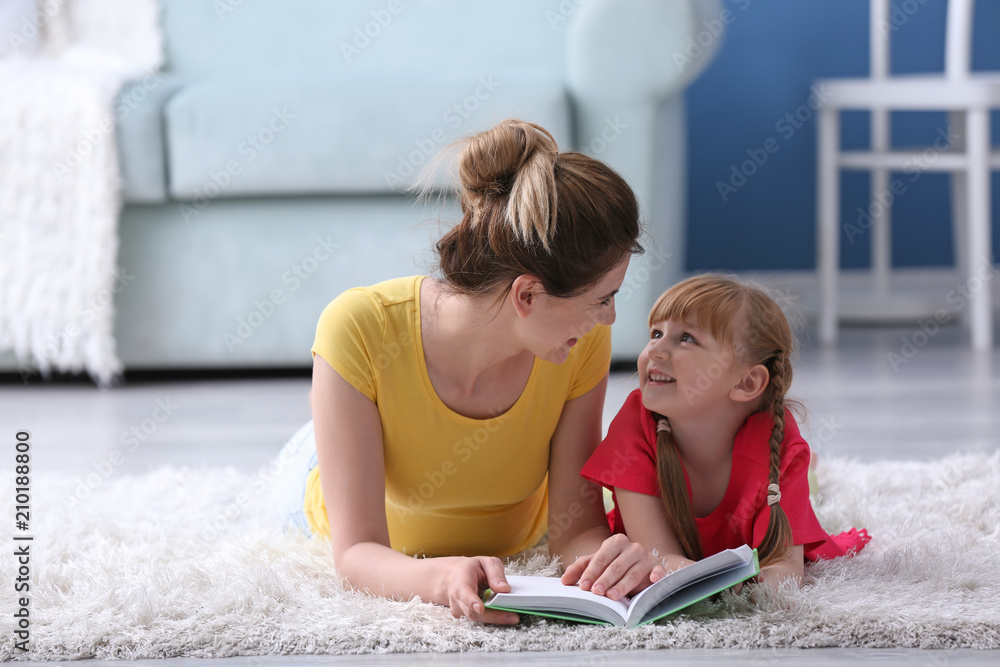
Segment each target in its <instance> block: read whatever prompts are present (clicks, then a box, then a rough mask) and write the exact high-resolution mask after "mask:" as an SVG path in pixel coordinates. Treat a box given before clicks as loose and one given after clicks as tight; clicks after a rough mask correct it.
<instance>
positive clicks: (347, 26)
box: [8, 0, 720, 370]
mask: <svg viewBox="0 0 1000 667" xmlns="http://www.w3.org/2000/svg"><path fill="white" fill-rule="evenodd" d="M719 14H720V7H719V4H718V2H717V0H670V1H664V0H628V1H619V2H615V1H612V0H587V1H580V2H578V1H576V0H508V1H505V2H469V1H468V0H425V1H418V0H391V1H379V0H376V1H373V2H368V1H365V2H356V1H353V0H352V1H351V2H346V1H341V0H336V1H331V0H285V1H283V2H251V1H249V0H217V1H216V2H207V1H206V0H163V28H164V31H165V39H166V48H167V63H166V66H165V68H164V70H163V72H161V73H159V74H156V75H150V76H148V77H145V78H144V79H142V80H138V81H135V82H133V83H132V84H130V85H129V86H128V87H126V89H124V90H123V91H122V94H121V96H120V99H119V104H120V105H124V107H120V108H122V109H127V112H124V113H122V114H121V115H122V116H123V117H122V119H121V121H120V123H119V126H118V128H117V130H118V134H117V136H118V143H119V154H120V158H121V171H122V176H123V184H124V197H125V206H124V208H123V211H122V214H121V224H120V237H121V243H120V250H119V264H120V265H121V267H122V269H123V271H124V274H125V275H127V276H134V278H132V279H131V280H130V281H129V282H128V283H127V285H126V286H125V287H124V288H123V289H121V291H120V292H119V293H118V294H117V295H116V297H115V298H116V302H115V305H116V308H117V314H116V325H115V332H116V339H117V344H118V353H119V355H120V356H121V358H122V360H123V361H124V363H125V366H126V368H127V369H129V370H136V369H150V368H233V367H288V366H309V365H310V364H311V356H310V353H309V348H310V346H311V344H312V340H313V335H314V333H315V326H316V322H317V319H318V317H319V314H320V312H321V311H322V309H323V307H324V306H325V305H326V304H327V303H328V302H329V301H330V299H332V298H333V297H334V296H336V295H337V294H338V293H339V292H341V291H342V290H344V289H347V288H349V287H352V286H356V285H365V284H370V283H374V282H378V281H380V280H384V279H387V278H390V277H395V276H402V275H409V274H413V273H417V272H423V273H426V272H430V271H432V270H433V267H434V256H433V253H432V251H431V244H432V242H433V240H434V239H435V238H437V237H438V236H439V235H440V234H441V233H442V231H443V230H444V229H445V228H446V227H447V225H448V224H449V223H451V222H454V221H456V220H457V219H458V215H457V209H456V208H455V207H454V205H453V204H449V203H446V204H444V205H443V206H437V205H424V206H415V205H414V201H413V199H412V198H411V197H408V196H406V195H405V194H403V193H402V190H403V188H404V187H405V186H406V185H408V184H410V183H411V182H412V180H413V178H414V176H415V175H416V174H417V173H418V172H419V171H420V169H421V168H422V167H423V165H424V164H425V163H426V162H427V160H428V158H429V157H430V156H431V155H432V154H434V153H436V152H437V151H438V149H440V148H441V147H443V146H444V145H445V144H447V143H448V142H450V141H452V140H454V139H457V138H459V137H461V136H464V135H466V134H469V133H472V132H475V131H479V130H482V129H484V128H486V127H489V126H490V125H492V124H493V123H495V122H496V121H498V120H500V119H502V118H506V117H512V116H513V117H521V118H525V119H528V120H531V121H535V122H538V123H540V124H541V125H542V126H544V127H546V128H548V129H549V130H550V131H551V132H552V133H553V135H554V136H555V137H556V140H557V141H558V142H559V145H560V147H561V149H564V150H571V149H579V150H583V151H584V152H587V153H590V154H592V155H594V156H596V157H598V158H600V159H602V160H605V161H607V162H608V163H609V164H611V165H612V166H613V167H614V168H615V169H617V170H618V171H619V172H620V173H621V174H622V175H624V176H625V177H626V179H628V180H629V182H630V183H631V184H632V186H633V188H634V189H635V191H636V193H637V195H638V196H639V199H640V202H641V206H642V212H643V218H644V223H645V225H646V226H647V229H648V232H649V238H647V239H645V243H644V245H645V246H646V247H647V248H648V252H647V253H646V255H645V256H644V257H642V258H637V259H636V260H634V261H633V265H632V268H631V270H630V272H629V275H628V278H627V280H626V283H625V287H624V289H623V290H622V293H621V295H620V296H619V299H618V322H617V323H616V324H615V326H614V330H613V338H614V355H615V358H616V359H621V360H627V359H634V358H635V357H636V356H637V355H638V353H639V351H640V350H641V349H642V347H643V345H644V344H645V339H646V333H645V324H644V322H645V317H646V313H647V311H648V309H649V307H650V305H651V304H652V302H653V300H654V299H655V297H656V296H658V295H659V293H660V292H661V291H662V290H663V289H664V288H665V287H666V286H667V285H669V284H670V283H671V282H672V281H674V280H675V279H676V278H677V277H678V276H679V274H680V271H681V270H682V268H683V255H684V251H683V248H684V233H683V230H684V224H685V223H684V215H683V213H684V200H683V192H684V180H683V178H684V176H683V175H684V166H685V162H686V157H685V152H684V143H685V142H684V119H683V102H682V95H681V93H682V92H683V90H684V87H685V86H686V85H687V84H688V83H689V82H690V81H691V80H692V78H693V77H695V76H696V75H697V73H698V72H699V71H700V70H701V68H702V67H703V65H704V64H705V62H706V61H707V60H708V58H709V57H710V55H711V53H712V52H713V50H714V48H715V44H714V41H716V40H717V39H718V38H717V37H714V36H713V37H712V38H711V39H705V35H706V34H707V33H706V30H707V28H706V27H705V26H707V25H708V23H705V21H713V20H715V19H717V18H718V16H719ZM716 22H717V21H716ZM699 37H701V39H700V40H699ZM699 42H701V43H700V44H699ZM685 54H686V55H685ZM432 182H434V183H435V184H437V185H439V186H441V187H442V188H445V187H447V180H446V179H445V177H444V175H442V174H440V173H439V174H437V175H436V176H435V177H434V178H433V179H432ZM439 221H440V222H439ZM664 253H665V254H664ZM13 366H14V362H13V361H9V362H8V368H12V367H13Z"/></svg>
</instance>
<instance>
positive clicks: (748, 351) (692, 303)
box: [649, 274, 801, 565]
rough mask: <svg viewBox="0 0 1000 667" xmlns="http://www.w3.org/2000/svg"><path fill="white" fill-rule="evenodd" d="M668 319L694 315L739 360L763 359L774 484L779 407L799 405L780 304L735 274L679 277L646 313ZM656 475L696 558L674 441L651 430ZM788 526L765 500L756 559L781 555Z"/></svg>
mask: <svg viewBox="0 0 1000 667" xmlns="http://www.w3.org/2000/svg"><path fill="white" fill-rule="evenodd" d="M667 320H676V321H681V322H683V321H688V320H693V321H694V322H695V323H696V324H697V325H698V326H699V327H700V328H702V329H705V330H706V331H708V332H709V333H710V334H711V335H712V337H713V338H715V339H716V340H718V341H720V342H722V343H723V344H725V345H728V346H730V347H731V349H732V351H733V354H734V356H735V357H736V359H738V360H739V361H741V362H743V363H746V364H749V365H756V364H761V365H763V366H764V367H765V368H766V369H767V372H768V384H767V387H766V388H765V390H764V392H763V394H761V397H760V403H759V408H758V412H768V413H770V414H771V415H772V418H773V421H774V425H773V427H772V429H771V437H770V438H769V440H768V448H769V453H770V473H769V476H768V484H780V481H779V479H778V478H779V473H780V470H781V468H780V462H781V442H782V440H783V439H784V435H785V407H786V406H789V407H793V408H798V409H801V405H800V404H799V403H798V402H797V401H793V400H791V399H788V398H786V396H785V394H786V393H787V391H788V388H789V387H790V386H791V384H792V364H791V355H792V352H793V350H794V345H795V338H794V336H793V335H792V331H791V328H790V327H789V325H788V320H787V319H786V318H785V315H784V313H782V312H781V308H779V307H778V304H777V303H776V302H775V301H774V299H772V298H771V297H770V296H769V295H768V294H767V293H766V292H765V291H764V290H763V289H761V288H758V287H755V286H753V285H749V284H746V283H742V282H740V281H738V280H736V279H735V278H734V277H729V276H724V275H720V274H704V275H700V276H694V277H692V278H688V279H687V280H684V281H682V282H680V283H678V284H676V285H674V286H673V287H671V288H670V289H668V290H667V291H666V292H664V293H663V294H662V295H661V296H660V298H659V299H657V301H656V303H655V304H654V305H653V308H652V309H651V310H650V312H649V326H650V327H652V326H653V323H655V322H663V321H667ZM656 461H657V477H658V479H659V483H660V492H661V496H662V498H663V504H664V507H665V508H666V511H667V515H668V516H669V517H670V521H671V524H672V526H673V529H674V532H675V533H676V535H677V539H678V540H679V541H680V543H681V546H682V548H683V549H684V553H685V555H686V556H687V557H688V558H690V559H692V560H700V559H701V558H702V555H703V554H702V547H701V540H700V538H699V536H698V529H697V525H696V523H695V519H694V512H693V510H692V508H691V502H690V499H689V498H688V493H687V487H686V485H685V483H684V469H683V467H682V465H681V460H680V453H679V452H678V451H677V444H676V443H675V442H674V439H673V437H672V435H671V434H670V433H669V432H666V431H661V432H660V433H658V434H657V442H656ZM791 540H792V530H791V526H790V525H789V523H788V517H787V516H786V515H785V512H784V510H783V509H782V508H781V505H780V504H778V503H775V504H774V505H771V513H770V520H769V521H768V524H767V532H766V533H765V534H764V538H763V540H762V541H761V544H760V546H759V547H758V550H759V552H760V558H761V564H762V565H767V564H769V563H773V562H777V561H779V560H781V559H783V558H784V557H785V556H786V555H787V553H788V550H789V549H790V548H791V546H792V544H791Z"/></svg>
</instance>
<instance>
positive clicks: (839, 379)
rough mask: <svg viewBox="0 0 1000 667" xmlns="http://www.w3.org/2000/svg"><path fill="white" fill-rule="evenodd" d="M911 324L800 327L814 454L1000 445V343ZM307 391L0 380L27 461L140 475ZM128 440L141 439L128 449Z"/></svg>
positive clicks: (264, 421)
mask: <svg viewBox="0 0 1000 667" xmlns="http://www.w3.org/2000/svg"><path fill="white" fill-rule="evenodd" d="M917 331H918V330H915V329H912V328H899V329H862V328H858V329H850V328H848V329H845V330H844V331H843V335H842V337H841V341H840V343H839V345H838V346H837V347H836V348H817V347H813V346H811V345H810V344H809V339H810V338H811V336H812V334H811V332H809V331H806V332H805V336H804V344H803V347H802V350H801V352H800V354H799V356H798V359H797V361H796V364H795V376H794V381H793V384H792V390H791V392H790V393H791V395H793V396H794V397H796V398H798V399H800V400H801V401H802V402H803V403H804V404H805V406H806V408H807V410H808V419H807V421H806V423H805V425H804V426H803V432H804V434H805V435H806V437H807V439H808V440H809V441H810V444H811V445H812V446H813V448H814V449H815V450H817V451H818V452H819V455H820V456H821V457H822V456H830V457H855V458H857V459H859V460H879V459H889V460H898V459H921V460H927V459H933V458H937V457H941V456H944V455H947V454H949V453H952V452H956V451H987V452H992V451H997V450H998V449H1000V409H998V408H1000V354H996V353H993V354H975V353H972V352H970V351H969V350H968V349H967V347H966V345H965V344H964V340H965V339H966V338H965V335H964V334H963V333H962V332H961V331H960V330H959V329H958V328H957V327H943V328H942V330H941V331H940V332H937V333H936V334H935V335H934V336H931V337H921V336H919V335H916V332H917ZM914 343H917V344H914ZM920 343H923V345H920ZM636 387H637V379H636V377H635V375H634V373H629V372H623V373H615V374H613V375H612V378H611V382H610V384H609V391H608V399H607V402H606V406H605V415H604V424H605V428H606V427H607V424H608V423H609V422H610V420H611V418H612V417H613V416H614V414H615V413H616V412H617V410H618V408H619V407H620V406H621V404H622V402H623V401H624V400H625V397H626V396H627V395H628V393H629V392H630V391H631V390H632V389H634V388H636ZM308 391H309V380H308V378H291V379H288V378H285V379H250V380H232V379H229V380H202V381H191V380H184V381H176V380H171V381H157V382H151V381H143V382H135V381H129V382H126V383H125V384H123V385H121V386H118V387H115V388H112V389H110V390H107V391H100V390H97V389H96V388H94V387H93V386H92V385H89V384H85V383H51V384H45V383H41V382H38V381H35V382H32V383H30V384H28V385H25V384H23V383H22V382H21V381H20V379H19V378H17V377H16V376H13V377H7V378H6V379H5V380H4V381H3V382H2V383H0V433H2V434H3V437H4V438H7V439H10V438H12V437H13V434H14V432H15V431H16V430H18V429H27V430H29V431H30V432H31V434H32V442H33V449H32V458H33V463H34V469H35V471H45V470H62V471H68V472H71V473H73V474H79V475H81V476H84V475H86V474H88V473H90V472H92V471H93V470H94V469H95V467H99V466H100V465H101V462H103V461H106V460H108V459H109V457H110V456H111V455H112V452H113V451H114V450H119V452H125V450H126V449H128V450H130V451H128V452H127V453H123V460H122V461H121V463H120V464H119V465H117V466H116V467H115V470H114V472H113V474H116V475H117V474H126V473H140V472H144V471H147V470H149V469H151V468H154V467H156V466H158V465H161V464H165V463H172V464H178V465H180V464H183V465H190V466H200V465H204V466H222V465H232V466H235V467H237V468H239V469H241V470H245V471H253V470H256V469H257V468H258V467H259V466H260V465H261V464H263V463H264V462H266V461H267V460H268V458H269V457H271V456H273V455H274V454H276V453H277V452H278V450H279V449H280V448H281V445H282V444H283V443H284V441H285V440H286V439H287V438H288V437H289V436H291V435H292V434H293V433H294V432H295V431H296V430H297V429H298V428H299V426H301V425H302V423H304V422H305V421H306V420H308V419H309V418H310V414H309V406H308ZM130 438H135V439H136V440H137V441H138V445H137V446H134V447H125V445H126V443H128V442H131V440H130ZM6 468H7V467H6V465H5V466H4V469H5V470H6ZM998 658H1000V652H997V651H991V652H977V651H927V652H922V651H915V650H913V651H911V650H856V649H850V650H848V649H813V650H808V651H800V650H789V651H750V652H743V651H711V650H707V651H705V650H684V651H671V652H666V653H665V652H663V651H652V652H645V651H636V652H629V653H615V654H614V655H610V654H607V653H602V652H599V651H589V652H566V653H544V654H537V653H510V654H444V655H440V654H402V655H367V656H270V657H265V658H233V659H219V660H212V661H205V660H200V659H199V660H195V659H172V660H167V661H159V660H158V661H155V662H154V661H141V662H142V663H143V664H150V665H152V664H156V665H165V667H189V666H191V665H205V664H206V663H207V664H210V665H219V666H223V665H277V664H286V663H294V664H296V665H303V666H305V665H327V664H329V665H390V664H391V665H396V664H400V665H402V664H449V665H450V664H466V663H470V662H475V663H481V664H496V665H501V664H503V665H507V664H522V663H524V664H553V665H591V666H597V665H605V664H614V665H645V664H653V663H654V662H660V661H662V660H679V661H682V662H685V663H694V664H705V665H708V664H734V663H737V662H744V661H747V660H749V661H751V662H752V664H754V665H782V664H796V663H799V662H804V661H808V662H809V663H810V664H812V665H827V664H830V665H832V664H838V665H840V664H848V663H853V662H858V661H871V662H877V663H880V664H896V663H904V662H905V663H912V662H917V663H919V664H933V665H959V664H962V665H964V664H997V659H998ZM25 664H32V663H25ZM90 664H94V665H96V664H98V663H96V662H93V661H90ZM100 664H102V665H103V664H112V663H104V662H101V663H100ZM114 664H118V663H114Z"/></svg>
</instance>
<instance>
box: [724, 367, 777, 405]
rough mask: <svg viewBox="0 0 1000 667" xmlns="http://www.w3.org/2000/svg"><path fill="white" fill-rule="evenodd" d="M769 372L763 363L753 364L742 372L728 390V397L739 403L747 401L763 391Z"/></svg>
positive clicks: (769, 378) (768, 380)
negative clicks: (740, 376) (736, 381)
mask: <svg viewBox="0 0 1000 667" xmlns="http://www.w3.org/2000/svg"><path fill="white" fill-rule="evenodd" d="M770 380H771V374H770V373H768V372H767V368H766V367H765V366H764V365H763V364H754V365H753V366H751V367H750V368H749V369H747V370H746V372H745V373H744V374H743V377H742V378H740V381H739V382H738V383H736V385H734V386H733V388H732V389H730V390H729V398H731V399H733V400H734V401H737V402H739V403H749V402H750V401H752V400H754V399H756V398H757V397H758V396H760V395H761V394H763V393H764V390H765V389H767V385H768V382H770Z"/></svg>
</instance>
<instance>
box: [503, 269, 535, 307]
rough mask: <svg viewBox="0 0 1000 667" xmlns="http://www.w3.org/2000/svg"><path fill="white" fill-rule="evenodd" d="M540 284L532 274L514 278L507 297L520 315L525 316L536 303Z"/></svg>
mask: <svg viewBox="0 0 1000 667" xmlns="http://www.w3.org/2000/svg"><path fill="white" fill-rule="evenodd" d="M541 288H542V285H541V283H540V282H538V280H537V279H536V278H535V277H534V276H529V275H523V276H518V277H517V278H514V282H513V283H511V286H510V292H509V294H508V295H507V298H508V299H509V300H510V303H511V305H512V306H513V307H514V312H515V313H517V314H518V316H520V317H527V316H528V314H529V313H530V312H531V310H532V309H533V308H534V307H535V306H536V305H537V303H538V295H539V294H540V293H541Z"/></svg>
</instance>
